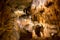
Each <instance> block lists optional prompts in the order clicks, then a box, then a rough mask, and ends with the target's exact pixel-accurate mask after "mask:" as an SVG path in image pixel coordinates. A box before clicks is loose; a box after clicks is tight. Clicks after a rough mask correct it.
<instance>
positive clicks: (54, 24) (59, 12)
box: [0, 0, 60, 40]
mask: <svg viewBox="0 0 60 40" xmlns="http://www.w3.org/2000/svg"><path fill="white" fill-rule="evenodd" d="M29 3H31V0H30V1H29V0H12V1H11V0H2V1H0V4H1V5H0V14H1V15H0V16H1V17H0V24H1V27H0V31H1V32H0V40H19V39H20V35H21V34H20V31H21V28H20V27H21V25H26V24H30V22H31V20H35V18H36V20H37V23H35V24H39V25H43V28H44V29H43V30H42V32H41V37H50V36H52V35H54V34H55V33H57V32H59V27H60V8H59V7H60V1H59V0H33V3H32V5H31V9H30V11H29V14H31V17H32V19H31V20H30V19H26V20H27V21H29V22H27V21H25V20H23V21H21V20H20V19H19V16H21V15H20V14H19V13H24V12H23V11H20V10H21V9H24V8H26V6H27V5H28V6H29ZM16 10H17V11H18V14H19V15H18V14H17V12H16ZM34 16H35V17H34ZM20 22H21V23H20ZM34 22H35V21H33V22H31V23H32V24H33V23H34ZM19 23H20V24H21V25H20V24H19ZM33 26H35V25H33ZM23 27H24V26H23ZM30 28H31V29H30ZM25 29H26V30H28V31H29V32H33V35H34V33H35V32H34V31H35V29H33V28H32V25H31V24H30V25H29V26H28V27H27V28H26V27H25ZM32 29H33V31H31V30H32ZM25 32H26V31H25V30H24V33H25ZM29 32H28V33H29ZM37 34H38V33H37ZM28 35H29V34H28ZM38 35H39V34H38ZM29 36H30V35H29Z"/></svg>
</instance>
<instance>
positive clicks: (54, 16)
mask: <svg viewBox="0 0 60 40" xmlns="http://www.w3.org/2000/svg"><path fill="white" fill-rule="evenodd" d="M42 1H43V0H42ZM43 2H45V3H44V4H41V5H37V4H36V3H33V4H34V5H33V6H31V10H32V11H31V13H32V15H33V16H34V15H35V16H36V17H37V20H38V22H39V23H40V24H42V25H43V27H44V30H43V33H44V37H50V36H52V35H54V33H57V32H58V31H59V27H60V19H59V17H60V16H59V15H60V8H59V7H58V6H59V5H58V4H60V3H57V2H58V0H45V1H43ZM36 5H37V6H36ZM33 18H34V17H33ZM51 29H52V30H51ZM56 29H57V30H56ZM51 33H53V34H51Z"/></svg>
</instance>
